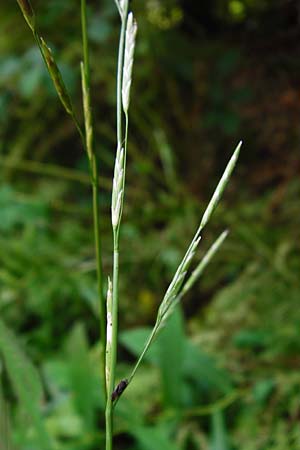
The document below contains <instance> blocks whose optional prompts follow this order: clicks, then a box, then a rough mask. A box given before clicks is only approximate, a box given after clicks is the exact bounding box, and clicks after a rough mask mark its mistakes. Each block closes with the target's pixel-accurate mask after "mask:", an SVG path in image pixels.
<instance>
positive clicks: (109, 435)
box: [105, 0, 128, 450]
mask: <svg viewBox="0 0 300 450" xmlns="http://www.w3.org/2000/svg"><path fill="white" fill-rule="evenodd" d="M118 9H119V12H120V15H121V32H120V41H119V54H118V69H117V157H116V163H117V158H118V157H120V154H121V152H122V144H123V142H122V141H123V135H122V128H123V127H122V121H123V117H122V76H123V61H124V45H125V33H126V23H127V13H128V0H125V1H124V2H123V3H122V6H121V5H120V3H119V4H118ZM119 162H120V159H119ZM122 167H123V164H120V165H119V168H120V170H122ZM117 175H119V177H122V174H121V173H119V174H118V173H117V172H116V169H115V176H114V182H116V185H117V184H118V183H117V179H116V178H115V177H116V176H117ZM120 181H122V187H123V186H124V181H123V180H120ZM113 191H114V188H113ZM113 194H114V192H113ZM119 196H121V197H123V192H119V193H118V196H117V199H116V205H118V197H119ZM120 201H121V199H120ZM120 211H121V209H120ZM115 212H116V211H115ZM117 212H118V217H117V219H118V220H117V221H114V215H113V210H112V224H113V282H112V329H111V343H110V346H111V350H110V351H111V357H110V361H109V363H110V366H109V367H106V371H107V372H108V379H109V382H108V387H107V402H106V410H105V424H106V450H112V445H113V402H112V393H113V390H114V385H115V372H116V363H117V342H118V301H119V234H120V233H119V232H120V220H121V216H120V213H119V211H117ZM115 218H116V216H115Z"/></svg>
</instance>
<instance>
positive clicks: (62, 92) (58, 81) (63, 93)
mask: <svg viewBox="0 0 300 450" xmlns="http://www.w3.org/2000/svg"><path fill="white" fill-rule="evenodd" d="M39 42H40V45H41V52H42V54H43V57H44V60H45V63H46V64H47V68H48V71H49V74H50V76H51V78H52V81H53V84H54V87H55V89H56V92H57V94H58V96H59V99H60V101H61V103H62V104H63V106H64V108H65V110H66V111H67V113H68V114H70V115H73V108H72V103H71V99H70V97H69V94H68V92H67V89H66V86H65V83H64V82H63V79H62V76H61V73H60V71H59V68H58V67H57V64H56V62H55V59H54V58H53V55H52V51H51V49H50V48H49V47H48V46H47V44H46V42H45V41H44V39H43V38H42V37H41V38H39Z"/></svg>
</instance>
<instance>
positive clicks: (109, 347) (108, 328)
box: [105, 278, 112, 391]
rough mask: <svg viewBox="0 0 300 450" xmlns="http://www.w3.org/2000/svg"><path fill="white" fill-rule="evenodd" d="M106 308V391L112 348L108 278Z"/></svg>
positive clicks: (110, 302)
mask: <svg viewBox="0 0 300 450" xmlns="http://www.w3.org/2000/svg"><path fill="white" fill-rule="evenodd" d="M106 309H107V322H106V352H105V368H106V372H105V377H106V389H107V391H108V389H109V382H110V367H111V350H112V282H111V280H110V278H108V288H107V299H106Z"/></svg>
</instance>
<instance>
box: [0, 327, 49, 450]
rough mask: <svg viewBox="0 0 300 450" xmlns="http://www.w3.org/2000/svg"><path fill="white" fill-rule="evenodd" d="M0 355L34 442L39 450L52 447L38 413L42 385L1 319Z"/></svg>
mask: <svg viewBox="0 0 300 450" xmlns="http://www.w3.org/2000/svg"><path fill="white" fill-rule="evenodd" d="M0 354H2V356H3V359H4V365H5V368H6V371H7V374H8V377H9V380H10V382H11V384H12V387H13V390H14V392H15V394H16V395H17V397H18V402H19V405H20V408H21V409H22V412H23V414H24V415H25V416H26V419H27V420H29V421H30V423H31V425H32V428H33V430H34V433H35V434H36V441H37V443H38V444H39V446H40V448H41V449H43V450H52V449H51V444H50V439H49V436H48V434H47V432H46V430H45V427H44V423H43V420H42V416H41V411H40V404H41V401H42V386H41V382H40V378H39V375H38V373H37V371H36V369H35V368H34V367H33V365H32V364H31V362H30V361H29V359H28V358H27V356H26V355H25V353H24V352H23V350H22V348H21V346H20V344H19V343H18V340H17V338H16V337H15V335H14V334H13V333H12V331H11V330H10V329H8V328H7V327H6V325H5V324H4V322H2V321H1V320H0Z"/></svg>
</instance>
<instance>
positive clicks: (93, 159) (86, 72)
mask: <svg viewBox="0 0 300 450" xmlns="http://www.w3.org/2000/svg"><path fill="white" fill-rule="evenodd" d="M81 25H82V44H83V77H84V81H83V82H84V84H85V86H86V89H85V92H84V95H85V97H86V98H85V102H86V108H84V113H85V145H86V150H87V154H88V157H89V158H90V169H91V182H92V188H93V219H94V236H95V250H96V265H97V287H98V297H99V309H100V340H101V342H102V352H101V376H102V384H103V390H104V396H105V398H106V396H107V392H106V382H105V348H106V309H105V299H104V291H103V270H102V256H101V255H102V244H101V231H100V205H99V173H98V160H97V155H96V153H95V149H94V135H93V115H92V106H91V96H90V80H91V75H90V74H91V69H90V58H89V44H88V34H87V10H86V0H81Z"/></svg>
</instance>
